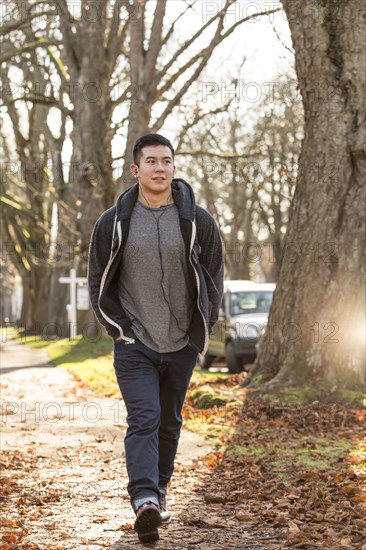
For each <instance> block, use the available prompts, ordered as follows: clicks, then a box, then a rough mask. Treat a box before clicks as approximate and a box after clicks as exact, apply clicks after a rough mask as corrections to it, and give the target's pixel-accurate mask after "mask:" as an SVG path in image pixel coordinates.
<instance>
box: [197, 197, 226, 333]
mask: <svg viewBox="0 0 366 550" xmlns="http://www.w3.org/2000/svg"><path fill="white" fill-rule="evenodd" d="M202 211H203V209H201V208H200V207H197V239H198V244H199V245H200V247H201V254H200V256H199V262H200V264H201V266H202V271H203V274H204V277H205V280H206V286H207V293H208V299H209V301H210V302H211V304H212V309H211V314H210V319H209V331H210V332H211V331H212V328H213V326H214V324H215V323H216V321H217V319H218V317H219V309H220V304H221V300H222V295H223V286H224V259H223V247H222V241H221V235H220V232H219V229H218V227H217V224H216V222H215V220H214V219H213V217H212V216H211V214H209V213H208V212H206V211H203V212H202Z"/></svg>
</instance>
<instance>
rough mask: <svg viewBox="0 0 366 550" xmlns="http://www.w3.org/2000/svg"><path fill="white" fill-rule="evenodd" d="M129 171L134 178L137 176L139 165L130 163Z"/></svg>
mask: <svg viewBox="0 0 366 550" xmlns="http://www.w3.org/2000/svg"><path fill="white" fill-rule="evenodd" d="M130 172H131V174H132V175H133V176H134V177H135V178H137V177H138V175H139V167H138V166H137V164H130Z"/></svg>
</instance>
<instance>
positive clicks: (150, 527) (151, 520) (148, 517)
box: [134, 502, 162, 542]
mask: <svg viewBox="0 0 366 550" xmlns="http://www.w3.org/2000/svg"><path fill="white" fill-rule="evenodd" d="M161 523H162V522H161V516H160V512H159V509H158V507H157V506H156V505H155V504H153V503H151V502H146V503H145V504H143V505H142V506H140V508H138V510H137V512H136V520H135V525H134V530H135V531H136V533H137V534H138V537H139V540H140V541H141V542H155V541H157V540H159V533H158V527H160V525H161Z"/></svg>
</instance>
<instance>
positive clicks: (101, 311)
mask: <svg viewBox="0 0 366 550" xmlns="http://www.w3.org/2000/svg"><path fill="white" fill-rule="evenodd" d="M116 227H117V233H118V246H117V250H116V252H115V253H114V254H113V241H114V235H115V232H116ZM121 244H122V228H121V222H117V215H116V216H115V218H114V224H113V232H112V245H111V255H110V257H109V261H108V263H107V266H106V268H105V270H104V272H103V275H102V278H101V281H100V289H99V297H98V307H99V311H100V313H101V314H102V316H103V317H104V319H105V320H106V321H108V323H109V324H110V325H112V326H114V327H116V328H117V329H118V330H119V333H120V336H121V338H122V340H125V341H126V342H127V343H129V344H133V343H134V342H135V340H134V339H133V338H129V337H128V336H125V335H124V334H123V330H122V327H120V326H119V324H118V323H116V322H115V321H113V319H111V318H110V317H108V315H107V314H106V313H104V311H103V310H102V308H101V307H100V298H101V296H102V293H103V289H104V285H105V281H106V279H107V275H108V272H109V270H110V268H111V265H112V264H113V262H114V260H115V257H116V256H117V254H118V251H119V249H120V248H121Z"/></svg>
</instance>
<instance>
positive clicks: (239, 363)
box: [226, 342, 243, 374]
mask: <svg viewBox="0 0 366 550" xmlns="http://www.w3.org/2000/svg"><path fill="white" fill-rule="evenodd" d="M226 363H227V367H228V369H229V373H230V374H237V373H238V372H241V371H242V370H243V360H242V359H240V358H239V357H238V356H237V355H236V354H235V349H234V343H233V342H228V343H227V344H226Z"/></svg>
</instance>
